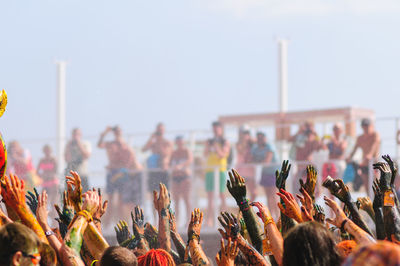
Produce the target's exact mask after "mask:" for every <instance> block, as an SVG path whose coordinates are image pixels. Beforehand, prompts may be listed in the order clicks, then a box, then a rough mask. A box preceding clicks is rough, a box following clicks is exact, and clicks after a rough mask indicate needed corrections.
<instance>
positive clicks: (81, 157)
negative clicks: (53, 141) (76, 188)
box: [64, 128, 91, 192]
mask: <svg viewBox="0 0 400 266" xmlns="http://www.w3.org/2000/svg"><path fill="white" fill-rule="evenodd" d="M90 153H91V147H90V143H89V142H87V141H83V140H82V132H81V130H80V129H79V128H74V129H73V130H72V138H71V140H70V141H68V143H67V146H66V147H65V152H64V158H65V162H66V163H67V167H66V168H65V175H66V176H67V175H70V173H69V172H70V171H76V172H77V173H78V174H79V175H80V177H81V180H82V188H83V191H84V192H85V191H87V190H89V181H88V178H89V169H88V159H89V157H90Z"/></svg>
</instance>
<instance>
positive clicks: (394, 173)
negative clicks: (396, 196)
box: [382, 154, 397, 187]
mask: <svg viewBox="0 0 400 266" xmlns="http://www.w3.org/2000/svg"><path fill="white" fill-rule="evenodd" d="M382 158H383V160H385V162H387V164H388V165H389V167H390V171H391V172H392V179H391V180H390V185H391V186H392V187H393V184H394V180H395V179H396V176H397V167H396V165H395V163H394V162H393V160H392V158H390V156H389V155H388V154H387V155H383V156H382Z"/></svg>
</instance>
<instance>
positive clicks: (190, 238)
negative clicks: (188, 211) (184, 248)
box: [187, 233, 200, 245]
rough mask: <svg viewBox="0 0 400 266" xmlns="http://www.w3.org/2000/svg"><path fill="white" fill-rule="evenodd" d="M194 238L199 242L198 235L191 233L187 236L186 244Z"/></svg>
mask: <svg viewBox="0 0 400 266" xmlns="http://www.w3.org/2000/svg"><path fill="white" fill-rule="evenodd" d="M194 239H197V242H198V243H200V236H199V235H197V234H196V233H192V234H191V235H190V236H189V238H188V242H187V244H188V245H189V242H190V241H191V240H194Z"/></svg>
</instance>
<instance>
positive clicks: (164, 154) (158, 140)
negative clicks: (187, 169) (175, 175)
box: [142, 123, 172, 193]
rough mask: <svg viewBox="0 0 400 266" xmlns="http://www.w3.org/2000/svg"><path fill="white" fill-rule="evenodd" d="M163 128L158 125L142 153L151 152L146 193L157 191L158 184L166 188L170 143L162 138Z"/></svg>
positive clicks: (162, 125) (148, 162) (160, 124)
mask: <svg viewBox="0 0 400 266" xmlns="http://www.w3.org/2000/svg"><path fill="white" fill-rule="evenodd" d="M164 134H165V126H164V124H163V123H158V124H157V127H156V131H155V132H154V133H153V134H152V135H151V136H150V138H149V140H148V141H147V143H146V145H144V147H143V149H142V151H143V152H146V151H149V150H150V151H151V153H152V154H151V155H150V156H149V158H148V159H147V168H148V169H149V179H148V184H147V185H148V187H147V189H148V191H149V192H151V193H152V192H153V191H154V190H157V189H158V187H159V184H160V183H163V184H165V185H166V186H167V187H168V184H169V179H168V166H169V159H170V157H171V153H172V143H171V142H170V141H168V140H167V139H165V138H164Z"/></svg>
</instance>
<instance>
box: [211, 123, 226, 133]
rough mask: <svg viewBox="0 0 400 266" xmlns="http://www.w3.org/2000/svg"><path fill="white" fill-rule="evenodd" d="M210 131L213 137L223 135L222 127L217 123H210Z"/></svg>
mask: <svg viewBox="0 0 400 266" xmlns="http://www.w3.org/2000/svg"><path fill="white" fill-rule="evenodd" d="M212 129H213V133H214V137H222V136H223V135H224V127H223V126H222V123H221V122H219V121H214V122H213V123H212Z"/></svg>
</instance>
